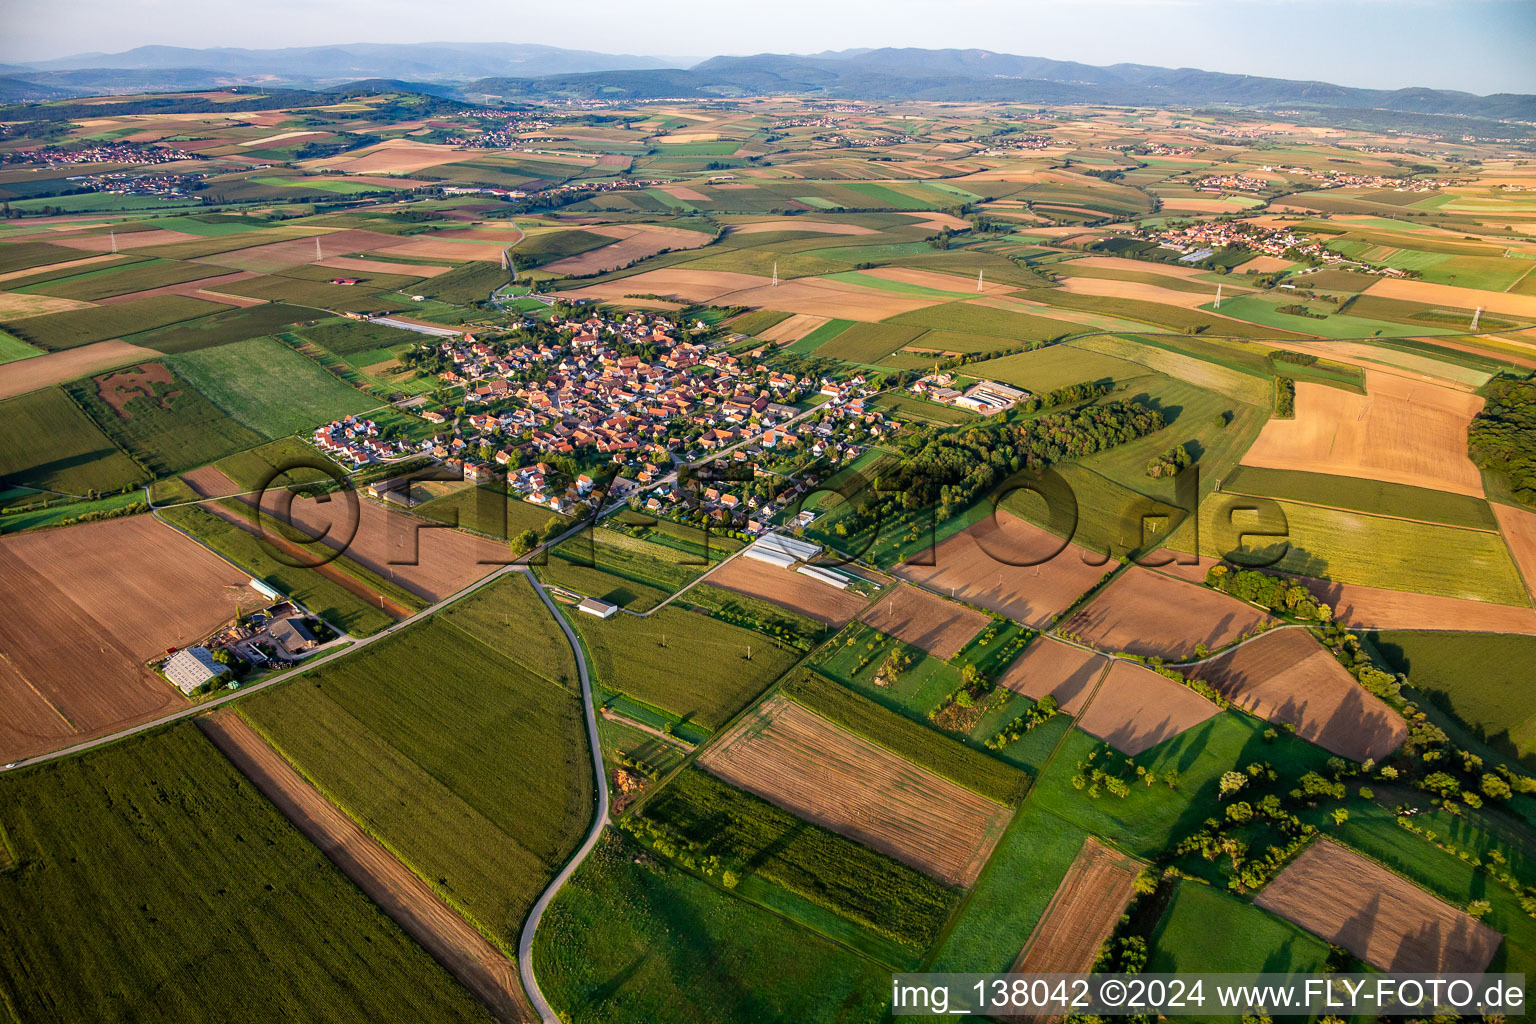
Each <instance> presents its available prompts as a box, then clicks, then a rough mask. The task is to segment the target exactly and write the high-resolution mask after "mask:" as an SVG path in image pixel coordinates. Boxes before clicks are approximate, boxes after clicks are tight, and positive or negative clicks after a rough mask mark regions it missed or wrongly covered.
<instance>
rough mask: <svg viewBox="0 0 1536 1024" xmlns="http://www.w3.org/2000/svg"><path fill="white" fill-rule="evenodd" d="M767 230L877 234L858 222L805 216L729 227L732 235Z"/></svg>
mask: <svg viewBox="0 0 1536 1024" xmlns="http://www.w3.org/2000/svg"><path fill="white" fill-rule="evenodd" d="M729 187H730V186H729V185H716V186H715V188H729ZM736 187H737V188H741V187H746V188H756V187H757V186H756V185H746V186H741V185H738V186H736ZM768 231H814V232H815V233H816V234H818V235H873V234H877V232H876V231H875V229H874V228H866V227H863V226H861V225H859V224H833V223H831V222H830V221H824V220H810V219H808V218H805V217H794V218H785V217H778V218H775V219H773V220H757V221H752V222H751V223H749V224H736V225H733V226H732V227H731V234H733V235H756V234H761V233H764V232H768Z"/></svg>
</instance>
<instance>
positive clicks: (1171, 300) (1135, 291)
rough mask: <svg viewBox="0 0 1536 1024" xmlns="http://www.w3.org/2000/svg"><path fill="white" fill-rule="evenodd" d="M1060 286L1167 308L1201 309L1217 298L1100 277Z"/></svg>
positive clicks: (1067, 280) (1071, 291) (1071, 279)
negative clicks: (1158, 304) (1154, 303)
mask: <svg viewBox="0 0 1536 1024" xmlns="http://www.w3.org/2000/svg"><path fill="white" fill-rule="evenodd" d="M1061 287H1062V290H1063V291H1066V292H1067V293H1069V294H1071V295H1100V296H1103V297H1105V298H1111V299H1134V300H1136V301H1138V302H1157V303H1161V304H1162V305H1164V306H1182V307H1183V308H1184V309H1199V308H1200V307H1201V306H1203V305H1205V304H1207V303H1209V302H1210V301H1211V299H1212V298H1213V297H1214V295H1207V294H1205V293H1203V292H1178V291H1174V290H1173V289H1171V288H1159V287H1158V286H1157V285H1155V284H1142V283H1141V282H1140V281H1113V280H1108V279H1104V278H1097V277H1067V278H1063V279H1062V282H1061Z"/></svg>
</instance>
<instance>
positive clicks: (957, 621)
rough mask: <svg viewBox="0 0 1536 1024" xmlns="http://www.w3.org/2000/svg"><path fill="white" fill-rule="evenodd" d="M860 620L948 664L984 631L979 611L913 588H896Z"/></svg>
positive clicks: (984, 617) (984, 619)
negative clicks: (974, 637)
mask: <svg viewBox="0 0 1536 1024" xmlns="http://www.w3.org/2000/svg"><path fill="white" fill-rule="evenodd" d="M860 619H861V620H862V621H863V622H866V623H868V624H869V625H871V626H873V627H874V628H875V629H878V630H879V631H880V632H882V633H885V634H886V635H887V636H894V637H896V639H898V640H901V641H902V642H903V643H908V644H911V645H912V646H913V647H918V648H921V649H922V650H924V651H927V652H928V653H929V654H931V655H933V656H934V657H935V658H942V659H943V660H945V661H948V660H949V659H950V658H953V657H954V656H955V655H956V654H957V653H959V651H960V648H962V647H964V646H965V645H966V642H967V641H969V640H970V639H971V637H973V636H975V635H976V634H977V633H980V632H981V631H982V630H983V629H985V628H986V626H987V622H988V621H989V620H988V619H987V617H986V616H985V615H983V614H982V613H981V612H978V611H975V610H973V609H970V608H967V607H965V605H963V604H960V603H958V602H956V601H948V600H945V599H944V598H942V597H939V596H937V595H936V594H930V593H928V592H927V591H926V590H920V589H919V588H917V587H911V586H906V585H905V584H902V585H898V586H897V587H895V588H894V589H893V590H891V591H890V592H889V593H888V594H887V596H886V598H885V600H883V601H881V602H880V603H879V604H876V605H874V606H873V607H872V608H870V609H869V611H867V612H865V613H864V614H863V615H862V616H860Z"/></svg>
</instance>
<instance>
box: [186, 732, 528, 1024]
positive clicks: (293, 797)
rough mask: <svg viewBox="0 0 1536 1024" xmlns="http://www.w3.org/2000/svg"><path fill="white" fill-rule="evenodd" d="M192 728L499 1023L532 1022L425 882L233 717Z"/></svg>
mask: <svg viewBox="0 0 1536 1024" xmlns="http://www.w3.org/2000/svg"><path fill="white" fill-rule="evenodd" d="M197 724H198V725H199V726H200V727H201V728H202V730H203V732H204V733H206V734H207V736H208V738H209V739H210V740H212V741H213V744H214V746H216V747H218V748H219V750H221V751H223V753H224V756H225V757H227V758H229V760H230V762H231V763H232V764H234V766H235V767H236V768H238V769H239V770H240V774H242V775H244V776H245V777H246V778H247V779H249V780H250V781H251V784H252V785H254V786H255V787H256V788H257V789H259V790H261V792H262V795H264V796H265V797H266V798H267V799H268V800H271V801H272V803H273V804H275V805H276V806H277V809H278V810H279V811H281V812H282V813H283V816H284V817H285V818H287V819H288V820H289V821H291V822H293V824H294V826H295V827H296V828H297V829H298V830H299V831H300V832H303V833H304V835H306V836H308V837H309V840H310V841H311V842H312V843H314V844H315V845H316V846H318V847H319V848H320V852H322V853H324V854H325V855H326V857H327V858H329V859H330V861H331V862H332V863H333V864H335V865H336V866H337V867H338V868H340V869H341V872H342V874H344V875H346V876H347V877H348V878H350V879H352V881H353V883H354V884H356V886H357V887H358V888H359V889H361V890H363V892H364V893H366V894H367V896H368V898H369V899H371V900H373V902H374V903H376V904H378V905H379V908H380V909H381V910H383V911H384V913H386V914H388V915H389V916H390V917H391V918H392V919H393V920H394V921H395V923H396V924H398V925H399V926H400V927H401V928H403V929H405V931H406V934H408V935H410V936H411V938H413V939H415V940H416V941H417V942H419V943H421V945H422V947H423V948H424V949H426V951H427V952H428V953H431V954H432V956H433V957H434V958H435V959H436V960H437V961H438V963H440V964H442V965H443V966H444V967H446V968H447V969H448V972H449V973H450V974H452V975H453V976H454V977H455V978H457V979H458V980H459V982H460V983H461V984H462V985H463V986H464V987H465V988H467V989H469V991H470V992H471V993H473V994H474V996H475V998H477V999H479V1000H480V1001H481V1002H482V1003H483V1004H485V1006H486V1008H487V1009H489V1010H490V1011H491V1013H492V1014H494V1015H495V1017H496V1019H497V1020H499V1021H505V1022H511V1021H531V1020H535V1019H537V1017H536V1015H535V1014H534V1012H533V1009H532V1007H530V1006H529V1005H528V1003H527V1001H526V1000H525V999H524V997H523V990H522V987H521V986H520V985H519V983H518V980H517V971H516V968H515V966H514V965H513V963H512V961H511V960H509V959H507V958H506V957H505V956H503V955H502V954H501V952H500V951H499V950H497V949H496V947H495V946H493V945H491V944H490V942H489V941H487V940H486V938H485V936H483V935H481V934H480V933H479V932H477V931H475V929H474V928H472V927H470V925H469V924H468V923H467V922H466V921H465V920H464V919H463V918H462V917H460V916H459V915H458V914H456V913H454V912H453V910H452V909H451V908H449V907H448V905H447V904H445V903H444V902H443V901H442V900H441V899H439V898H438V896H437V894H436V893H434V892H433V891H432V889H431V887H430V886H428V885H427V883H426V882H424V881H422V880H421V879H420V878H419V877H417V876H416V875H415V874H414V873H412V871H411V870H410V869H409V868H407V867H406V866H405V865H404V864H401V863H400V861H399V860H397V859H396V858H395V857H394V855H393V854H391V853H390V852H389V851H388V850H386V849H384V847H383V846H381V845H379V843H378V841H377V840H375V839H373V838H372V837H370V836H369V835H367V834H366V833H365V832H363V830H362V829H361V828H359V827H358V825H357V823H356V822H354V821H353V820H352V819H351V818H349V817H347V816H346V815H345V814H343V813H342V812H341V811H340V810H339V809H338V808H337V807H336V806H335V805H334V804H332V803H331V802H330V801H329V800H327V799H326V798H325V797H323V796H321V795H320V793H319V791H317V790H316V789H315V788H314V787H313V786H311V785H310V784H309V783H308V782H306V781H305V780H304V778H303V777H302V776H300V775H299V773H298V772H297V771H295V770H294V768H293V766H292V765H290V764H289V763H288V762H287V761H285V760H283V758H282V757H281V756H280V755H279V754H278V753H277V751H275V750H273V749H272V747H271V746H269V745H268V744H267V742H266V741H265V740H263V739H262V738H261V736H260V735H258V734H257V732H256V730H255V729H253V728H251V726H250V725H249V723H247V722H246V720H245V719H243V718H241V717H240V716H239V715H237V714H236V713H235V712H233V711H217V712H214V713H213V714H212V715H206V716H199V717H198V719H197Z"/></svg>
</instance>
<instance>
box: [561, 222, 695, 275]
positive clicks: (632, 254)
mask: <svg viewBox="0 0 1536 1024" xmlns="http://www.w3.org/2000/svg"><path fill="white" fill-rule="evenodd" d="M585 230H587V231H590V232H592V233H593V234H597V235H608V236H609V237H610V238H613V239H615V241H614V242H612V243H611V244H609V245H605V246H602V247H601V248H597V249H592V250H589V251H588V252H584V253H578V254H577V255H575V256H567V257H566V258H565V259H563V260H555V261H554V262H553V263H550V264H548V265H546V266H544V267H542V268H541V269H543V270H546V271H548V272H549V273H551V274H574V275H581V274H596V273H600V272H602V271H605V270H617V269H618V268H619V267H626V266H628V265H629V264H631V263H634V262H635V261H636V260H641V259H644V258H645V257H647V256H654V255H656V254H657V253H659V252H661V251H663V250H677V249H698V248H700V247H702V246H705V245H708V244H709V243H710V242H712V241H713V240H714V239H713V238H712V237H711V236H710V235H708V234H705V233H704V232H702V231H687V230H685V229H683V228H668V227H659V226H657V225H652V224H642V225H634V226H632V225H629V224H594V225H592V226H591V227H588V228H586V229H585Z"/></svg>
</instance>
